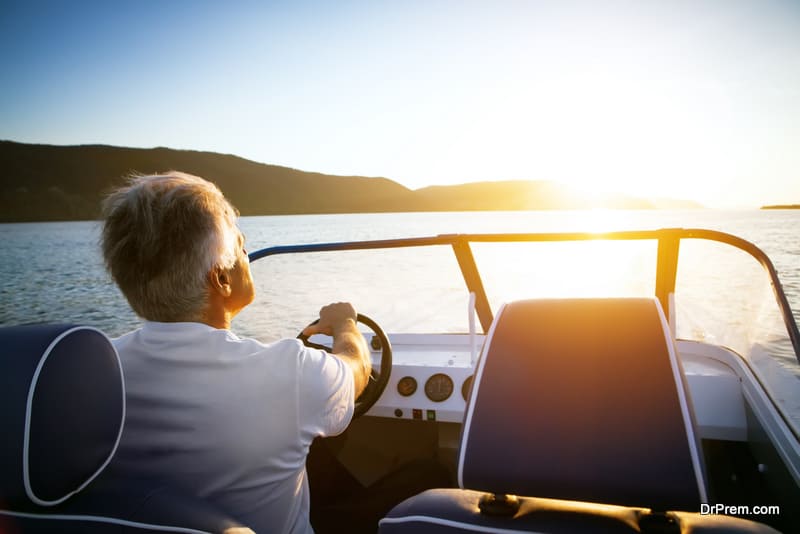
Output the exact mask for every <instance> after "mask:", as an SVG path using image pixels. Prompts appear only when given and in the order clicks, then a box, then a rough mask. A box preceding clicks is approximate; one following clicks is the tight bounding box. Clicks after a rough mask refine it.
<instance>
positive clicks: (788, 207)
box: [761, 204, 800, 210]
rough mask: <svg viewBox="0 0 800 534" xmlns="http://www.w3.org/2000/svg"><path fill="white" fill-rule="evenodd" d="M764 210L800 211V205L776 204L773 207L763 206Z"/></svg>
mask: <svg viewBox="0 0 800 534" xmlns="http://www.w3.org/2000/svg"><path fill="white" fill-rule="evenodd" d="M761 209H762V210H800V204H775V205H772V206H761Z"/></svg>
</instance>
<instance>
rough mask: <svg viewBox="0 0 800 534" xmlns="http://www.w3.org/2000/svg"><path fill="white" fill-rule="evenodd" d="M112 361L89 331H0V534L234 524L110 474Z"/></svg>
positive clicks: (174, 493) (115, 366) (197, 503)
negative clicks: (0, 533) (0, 437)
mask: <svg viewBox="0 0 800 534" xmlns="http://www.w3.org/2000/svg"><path fill="white" fill-rule="evenodd" d="M124 419H125V388H124V381H123V376H122V369H121V367H120V361H119V357H118V355H117V352H116V350H115V349H114V346H113V345H112V344H111V342H110V340H109V339H108V338H107V337H106V336H105V334H103V333H102V332H100V331H99V330H96V329H94V328H90V327H83V326H72V325H27V326H15V327H4V328H0V433H1V434H2V436H3V438H2V439H1V440H0V473H2V476H0V532H3V533H14V532H26V533H27V532H59V533H62V532H145V531H146V532H195V533H197V532H223V531H225V529H227V528H231V527H238V526H241V524H240V523H238V522H237V521H235V520H234V519H233V518H230V517H228V516H227V515H225V514H224V513H223V512H221V511H219V510H216V509H214V508H213V507H212V506H210V505H209V504H208V503H206V502H204V501H202V500H200V499H198V498H196V497H194V496H192V495H189V494H186V493H184V492H180V491H178V490H176V489H175V488H170V487H168V486H166V485H164V484H162V483H161V482H160V481H158V480H152V479H130V478H123V477H121V476H118V475H117V474H115V473H114V472H113V469H112V468H109V467H108V466H109V463H110V461H111V459H112V457H113V455H114V453H115V451H116V448H117V444H118V443H119V439H120V436H121V435H122V432H123V425H124Z"/></svg>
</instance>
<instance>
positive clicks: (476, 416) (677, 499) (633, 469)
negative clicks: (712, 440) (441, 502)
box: [458, 299, 706, 511]
mask: <svg viewBox="0 0 800 534" xmlns="http://www.w3.org/2000/svg"><path fill="white" fill-rule="evenodd" d="M458 479H459V485H460V486H461V487H462V488H471V489H478V490H483V491H489V492H493V493H506V494H516V495H530V496H546V497H551V498H560V499H569V500H579V501H590V502H601V503H607V504H619V505H626V506H642V507H647V508H652V509H655V510H693V511H696V510H697V509H698V507H699V504H700V503H701V502H705V500H706V494H705V475H704V468H703V464H702V457H701V454H700V447H699V442H698V438H697V436H696V434H695V431H694V424H693V416H692V410H691V402H690V399H689V398H688V388H687V387H686V384H685V378H684V375H683V372H682V369H681V366H680V362H679V360H678V358H677V355H676V351H675V344H674V341H673V339H672V336H671V333H670V330H669V327H668V325H667V322H666V319H665V317H664V313H663V311H662V309H661V306H660V304H659V302H658V301H657V300H656V299H549V300H530V301H520V302H514V303H511V304H508V305H505V306H504V307H503V308H502V310H500V312H499V313H498V315H497V317H496V318H495V321H494V324H493V325H492V328H491V330H490V332H489V335H488V337H487V341H486V344H485V347H484V351H483V354H482V356H481V359H480V361H479V364H478V368H477V370H476V378H475V385H474V389H473V392H472V395H471V397H470V400H469V404H468V407H467V411H466V413H465V419H464V427H463V430H462V440H461V450H460V452H459V464H458Z"/></svg>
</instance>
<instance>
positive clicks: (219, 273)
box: [208, 266, 232, 297]
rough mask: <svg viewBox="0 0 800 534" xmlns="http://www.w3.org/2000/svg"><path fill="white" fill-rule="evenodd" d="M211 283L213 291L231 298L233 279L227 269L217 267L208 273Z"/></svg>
mask: <svg viewBox="0 0 800 534" xmlns="http://www.w3.org/2000/svg"><path fill="white" fill-rule="evenodd" d="M208 278H209V282H210V283H211V290H212V291H216V292H217V293H219V294H220V295H222V296H223V297H230V296H231V292H232V289H231V277H230V274H229V273H228V271H227V270H226V269H223V268H222V267H220V266H215V267H214V268H213V269H211V272H210V273H208Z"/></svg>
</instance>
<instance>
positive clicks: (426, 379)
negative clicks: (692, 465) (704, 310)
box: [364, 332, 747, 441]
mask: <svg viewBox="0 0 800 534" xmlns="http://www.w3.org/2000/svg"><path fill="white" fill-rule="evenodd" d="M364 334H365V337H366V338H367V340H369V341H370V342H371V340H372V336H371V334H370V333H368V332H364ZM389 339H390V341H391V344H392V352H393V364H392V370H391V374H390V377H389V382H388V384H387V387H386V389H385V390H384V392H383V394H382V395H381V396H380V398H379V399H378V401H377V402H376V403H375V405H374V406H372V408H371V409H370V410H369V411H368V412H367V413H366V416H368V417H383V418H389V419H411V420H418V421H428V422H436V421H438V422H447V423H458V424H460V423H461V422H462V420H463V417H464V412H465V411H466V407H467V401H468V399H469V394H470V391H471V387H472V382H473V380H474V373H475V368H476V364H477V357H479V354H480V350H481V348H482V346H483V343H484V341H485V339H486V338H485V336H484V335H470V334H395V335H389ZM370 344H371V345H372V343H370ZM677 348H678V356H679V358H680V360H681V363H682V365H683V369H684V373H685V376H686V379H687V382H688V386H689V391H690V394H691V396H692V399H693V400H694V407H695V417H696V422H697V427H698V431H699V433H700V437H701V438H703V439H724V440H731V441H745V440H746V439H747V418H746V413H745V393H744V391H743V389H742V383H743V382H742V377H741V376H740V373H742V372H743V371H742V369H737V367H738V366H737V365H736V359H737V358H738V356H736V355H735V354H733V353H730V352H729V351H727V350H725V349H721V348H719V347H714V346H711V345H706V344H701V343H695V342H689V341H678V342H677ZM371 352H372V354H371V356H372V363H373V366H374V367H375V368H376V370H378V371H380V356H381V354H380V350H377V349H376V348H375V347H374V346H373V347H372V349H371Z"/></svg>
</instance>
